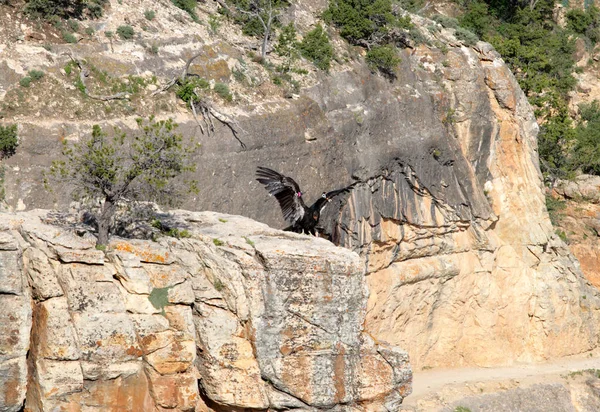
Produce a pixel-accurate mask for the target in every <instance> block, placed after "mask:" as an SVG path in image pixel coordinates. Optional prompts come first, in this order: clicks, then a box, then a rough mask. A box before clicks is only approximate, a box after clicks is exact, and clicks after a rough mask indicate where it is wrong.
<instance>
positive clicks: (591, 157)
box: [571, 100, 600, 175]
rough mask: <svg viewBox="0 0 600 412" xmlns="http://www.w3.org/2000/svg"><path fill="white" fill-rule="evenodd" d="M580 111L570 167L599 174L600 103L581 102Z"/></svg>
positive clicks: (595, 101)
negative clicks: (580, 121) (579, 121)
mask: <svg viewBox="0 0 600 412" xmlns="http://www.w3.org/2000/svg"><path fill="white" fill-rule="evenodd" d="M580 112H581V119H582V120H583V122H582V123H581V124H579V125H578V126H577V127H576V128H575V133H574V140H575V147H574V148H573V154H572V160H571V161H572V163H573V166H572V168H573V169H579V170H581V171H582V172H583V173H589V174H594V175H600V104H599V103H598V101H597V100H594V101H593V102H592V103H589V104H582V105H581V106H580Z"/></svg>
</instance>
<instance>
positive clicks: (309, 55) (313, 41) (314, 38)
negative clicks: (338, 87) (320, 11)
mask: <svg viewBox="0 0 600 412" xmlns="http://www.w3.org/2000/svg"><path fill="white" fill-rule="evenodd" d="M298 48H299V49H300V53H301V54H302V56H304V57H305V58H306V59H308V60H310V61H311V62H313V64H314V65H315V66H317V67H318V68H319V69H321V70H326V71H327V70H329V67H330V66H331V59H333V46H332V45H331V42H330V41H329V36H328V35H327V33H326V32H325V30H323V27H322V26H321V25H320V24H319V25H318V26H317V27H315V28H314V29H313V30H311V31H309V32H308V33H306V36H304V39H302V41H301V42H300V43H299V45H298Z"/></svg>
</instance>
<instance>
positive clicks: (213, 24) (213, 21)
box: [208, 14, 221, 34]
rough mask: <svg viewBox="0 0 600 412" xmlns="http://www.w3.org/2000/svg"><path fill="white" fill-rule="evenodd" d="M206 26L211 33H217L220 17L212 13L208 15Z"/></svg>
mask: <svg viewBox="0 0 600 412" xmlns="http://www.w3.org/2000/svg"><path fill="white" fill-rule="evenodd" d="M208 27H210V32H211V33H212V34H217V33H218V32H219V27H221V18H220V17H219V16H216V15H214V14H211V15H210V16H208Z"/></svg>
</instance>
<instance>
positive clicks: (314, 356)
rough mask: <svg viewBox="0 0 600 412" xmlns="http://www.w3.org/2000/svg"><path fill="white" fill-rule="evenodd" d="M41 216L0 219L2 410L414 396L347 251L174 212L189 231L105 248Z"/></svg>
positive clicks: (201, 407) (332, 406)
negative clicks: (373, 320) (369, 330)
mask: <svg viewBox="0 0 600 412" xmlns="http://www.w3.org/2000/svg"><path fill="white" fill-rule="evenodd" d="M39 216H41V217H42V220H45V221H47V220H48V219H49V220H55V219H53V217H52V215H48V217H46V214H45V213H42V212H41V211H38V212H37V213H35V214H34V213H29V214H25V213H23V214H18V215H6V214H5V215H3V216H2V217H1V221H0V227H1V229H2V232H0V242H1V245H0V246H1V249H2V251H1V252H0V253H1V254H2V271H1V272H0V280H1V282H0V302H1V304H2V306H3V308H4V310H3V311H2V315H1V316H2V318H1V319H2V322H0V329H1V333H0V336H1V338H0V371H2V373H1V374H0V410H3V411H18V410H23V409H22V407H23V404H24V410H26V411H50V410H58V409H60V410H90V411H91V410H102V411H124V410H132V411H133V410H144V411H151V410H167V409H168V410H178V411H190V410H196V411H231V410H247V409H248V410H250V409H251V410H267V409H269V410H288V409H299V410H321V409H327V410H339V411H342V410H364V411H367V410H378V411H380V410H397V408H398V405H399V403H400V402H401V401H402V398H403V397H404V396H406V395H407V394H408V393H409V392H410V382H411V371H410V368H409V366H408V357H407V354H406V353H405V352H403V351H401V350H399V349H397V348H395V347H392V346H389V345H386V344H383V343H376V342H375V341H373V339H372V338H370V337H369V336H368V335H366V334H364V333H363V332H362V324H363V321H364V316H365V309H366V299H367V290H366V287H365V283H364V274H363V272H364V271H363V268H362V265H361V264H360V260H359V257H358V256H357V255H356V254H355V253H353V252H350V251H348V250H345V249H341V248H336V247H335V246H333V245H331V243H329V242H327V241H325V240H322V239H310V238H306V237H303V236H299V235H294V234H287V233H283V232H280V231H277V230H273V229H270V228H268V227H267V226H265V225H264V224H259V223H256V222H254V221H251V220H249V219H246V218H241V217H236V216H229V215H220V214H215V213H191V212H178V213H176V214H175V215H173V216H171V220H173V221H176V222H177V224H178V225H179V226H180V227H186V228H187V229H188V230H189V231H190V232H191V234H192V237H191V238H189V239H182V240H176V239H173V238H162V239H161V240H160V241H159V242H151V241H124V240H120V239H115V240H113V241H112V243H111V245H110V248H111V251H110V252H109V253H106V254H105V253H104V252H103V251H100V250H96V249H95V248H94V247H93V242H92V241H91V240H90V239H89V238H88V237H87V236H86V235H84V236H83V237H79V236H77V235H76V234H74V233H73V231H72V228H69V229H70V230H65V229H64V228H62V229H61V228H60V227H58V226H50V225H47V224H44V223H42V222H41V221H40V218H39ZM79 233H83V232H79ZM216 244H219V246H216ZM23 402H24V403H23ZM246 408H247V409H246ZM386 408H387V409H386Z"/></svg>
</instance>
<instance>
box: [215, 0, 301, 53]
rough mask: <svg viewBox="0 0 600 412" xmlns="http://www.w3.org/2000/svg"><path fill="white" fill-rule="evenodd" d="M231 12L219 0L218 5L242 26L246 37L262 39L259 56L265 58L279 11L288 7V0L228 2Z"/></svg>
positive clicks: (236, 0) (231, 0) (240, 0)
mask: <svg viewBox="0 0 600 412" xmlns="http://www.w3.org/2000/svg"><path fill="white" fill-rule="evenodd" d="M228 2H229V3H230V4H231V5H232V6H233V9H234V10H233V11H232V10H231V9H230V8H229V7H227V6H226V5H225V3H224V2H223V1H222V0H220V1H219V4H220V5H221V6H223V7H224V8H226V10H227V11H228V13H229V14H232V15H233V17H234V20H235V21H236V22H237V23H239V24H242V26H243V29H242V31H243V32H244V34H246V35H251V36H256V37H259V38H262V44H261V47H260V56H261V58H262V60H265V59H266V57H267V47H268V45H269V40H270V38H271V34H272V32H273V25H274V24H275V23H276V22H277V21H278V17H279V14H280V12H281V9H283V8H285V7H287V6H289V2H288V0H228Z"/></svg>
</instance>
